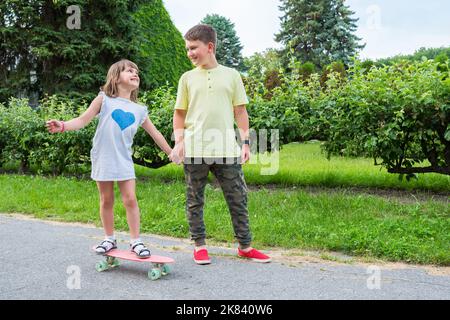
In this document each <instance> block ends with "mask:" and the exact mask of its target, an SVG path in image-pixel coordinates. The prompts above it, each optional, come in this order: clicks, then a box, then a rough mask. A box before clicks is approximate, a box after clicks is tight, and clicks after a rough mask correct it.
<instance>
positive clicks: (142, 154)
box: [0, 88, 174, 175]
mask: <svg viewBox="0 0 450 320" xmlns="http://www.w3.org/2000/svg"><path fill="white" fill-rule="evenodd" d="M141 103H147V104H149V106H148V109H149V116H150V118H151V120H152V122H154V124H155V126H156V127H157V128H158V129H159V130H160V131H161V132H162V133H163V134H164V135H165V137H166V139H167V140H168V141H169V143H170V137H171V132H172V112H173V105H174V94H173V92H172V91H171V89H169V88H160V89H157V90H155V91H153V92H144V93H143V98H142V101H141ZM87 107H88V105H87V103H86V104H83V105H76V104H75V103H73V102H71V101H70V100H68V99H67V98H63V97H56V96H49V97H46V98H44V99H43V100H42V101H41V104H40V106H39V108H38V109H32V108H30V107H29V105H28V101H27V100H26V99H15V98H12V99H10V101H9V104H8V106H7V107H6V106H4V105H0V146H1V153H0V166H1V167H3V168H4V169H7V168H9V169H13V170H14V171H19V172H31V173H37V174H70V175H73V174H75V175H85V174H88V173H89V171H90V165H91V163H90V150H91V148H92V139H93V137H94V134H95V130H96V127H97V119H96V118H94V120H93V121H92V122H91V123H90V124H89V125H88V126H86V127H85V128H83V129H81V130H78V131H68V132H65V133H64V134H50V133H48V132H47V130H46V128H45V121H46V120H49V119H60V120H69V119H72V118H74V117H77V116H79V115H80V114H81V113H82V112H83V111H84V110H85V109H86V108H87ZM133 160H134V161H135V162H136V163H139V164H141V165H144V166H148V167H159V166H162V165H165V164H167V163H168V162H169V160H168V158H167V156H166V155H165V154H164V153H163V152H162V151H161V150H160V149H159V147H158V146H157V145H156V144H155V143H154V142H153V140H152V139H151V137H150V136H149V135H148V134H147V133H146V132H145V130H143V129H139V130H138V132H137V134H136V137H135V141H134V153H133Z"/></svg>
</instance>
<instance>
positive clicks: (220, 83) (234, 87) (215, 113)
mask: <svg viewBox="0 0 450 320" xmlns="http://www.w3.org/2000/svg"><path fill="white" fill-rule="evenodd" d="M244 104H248V99H247V95H246V93H245V88H244V84H243V83H242V78H241V75H240V74H239V72H237V71H236V70H234V69H232V68H228V67H225V66H222V65H218V66H217V67H215V68H213V69H203V68H200V67H197V68H195V69H193V70H190V71H188V72H186V73H185V74H183V75H182V76H181V78H180V81H179V83H178V93H177V101H176V104H175V109H182V110H187V114H186V121H185V127H184V129H185V130H184V143H185V152H186V157H188V158H189V157H192V158H200V157H202V158H224V157H226V158H231V157H233V158H236V157H240V154H241V148H240V147H239V145H238V144H237V142H236V132H235V129H234V113H233V107H235V106H239V105H244Z"/></svg>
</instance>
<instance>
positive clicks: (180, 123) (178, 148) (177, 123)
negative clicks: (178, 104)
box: [171, 109, 187, 164]
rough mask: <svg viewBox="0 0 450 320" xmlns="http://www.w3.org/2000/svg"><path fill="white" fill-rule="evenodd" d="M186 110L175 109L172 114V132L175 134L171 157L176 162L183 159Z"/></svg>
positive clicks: (178, 162)
mask: <svg viewBox="0 0 450 320" xmlns="http://www.w3.org/2000/svg"><path fill="white" fill-rule="evenodd" d="M186 114H187V111H186V110H183V109H175V112H174V114H173V133H174V135H175V146H174V147H173V151H172V154H171V157H172V159H173V161H174V162H175V163H176V164H180V163H181V162H183V161H184V156H185V153H184V124H185V121H186Z"/></svg>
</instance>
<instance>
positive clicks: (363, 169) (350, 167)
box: [136, 142, 450, 192]
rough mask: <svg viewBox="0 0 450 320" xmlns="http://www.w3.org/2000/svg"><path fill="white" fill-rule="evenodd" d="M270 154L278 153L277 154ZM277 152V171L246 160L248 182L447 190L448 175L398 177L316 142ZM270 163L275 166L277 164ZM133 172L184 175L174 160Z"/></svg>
mask: <svg viewBox="0 0 450 320" xmlns="http://www.w3.org/2000/svg"><path fill="white" fill-rule="evenodd" d="M272 156H273V157H274V158H276V157H277V155H272ZM278 156H279V160H278V162H279V166H278V170H277V173H276V174H272V175H262V174H261V173H264V170H265V171H267V170H268V169H269V168H270V167H271V165H270V164H269V158H268V157H267V156H266V158H265V159H263V161H265V163H267V164H261V163H256V164H246V165H245V166H244V173H245V179H246V181H247V183H248V184H256V185H268V184H270V185H272V184H277V185H280V186H317V187H329V188H334V187H358V188H377V189H399V190H423V191H432V192H450V176H445V175H442V174H420V175H419V178H418V180H412V181H409V182H408V181H406V179H404V180H403V181H400V180H399V179H398V175H395V174H390V173H388V172H387V170H386V169H384V168H382V167H381V166H375V165H374V163H373V160H372V159H367V158H355V159H349V158H344V157H332V158H331V159H330V160H327V158H326V157H325V155H324V154H323V153H322V152H321V150H320V144H319V143H317V142H316V143H305V144H299V143H291V144H288V145H285V146H283V148H282V150H281V152H280V153H279V154H278ZM260 162H261V161H260ZM272 166H273V167H274V169H276V166H274V165H272ZM136 172H137V174H138V175H140V176H141V177H146V176H148V177H152V178H159V179H163V180H177V181H182V180H183V177H184V176H183V170H182V168H181V167H180V166H176V165H174V164H171V165H167V166H165V167H163V168H160V169H157V170H149V169H146V168H142V167H141V168H138V169H137V171H136Z"/></svg>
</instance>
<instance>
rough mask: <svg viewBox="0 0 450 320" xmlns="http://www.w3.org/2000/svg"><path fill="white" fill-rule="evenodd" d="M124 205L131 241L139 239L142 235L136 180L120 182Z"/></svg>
mask: <svg viewBox="0 0 450 320" xmlns="http://www.w3.org/2000/svg"><path fill="white" fill-rule="evenodd" d="M118 185H119V189H120V193H121V195H122V201H123V205H124V207H125V209H126V211H127V221H128V226H129V228H130V237H131V239H138V238H139V234H140V224H141V217H140V212H139V206H138V203H137V199H136V190H135V189H136V180H134V179H133V180H126V181H119V182H118Z"/></svg>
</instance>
